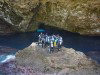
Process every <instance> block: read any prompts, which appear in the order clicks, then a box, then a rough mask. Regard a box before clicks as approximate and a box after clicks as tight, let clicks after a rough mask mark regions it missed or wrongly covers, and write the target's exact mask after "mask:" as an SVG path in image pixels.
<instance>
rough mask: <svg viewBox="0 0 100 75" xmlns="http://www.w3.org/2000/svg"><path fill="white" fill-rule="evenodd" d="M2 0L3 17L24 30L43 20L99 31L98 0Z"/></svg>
mask: <svg viewBox="0 0 100 75" xmlns="http://www.w3.org/2000/svg"><path fill="white" fill-rule="evenodd" d="M0 2H1V4H0V5H1V6H0V10H1V9H2V10H1V12H0V14H1V15H2V16H3V17H2V18H3V19H5V20H6V21H7V22H9V23H11V24H12V25H14V26H15V27H17V28H19V30H21V31H31V30H34V29H36V28H37V24H38V23H40V22H42V23H44V24H46V25H50V26H56V27H58V28H62V29H64V30H68V31H71V32H78V33H80V34H89V35H96V34H97V35H100V1H99V0H84V1H83V0H21V1H19V0H6V1H5V2H4V0H1V1H0ZM2 5H4V6H2ZM6 9H7V10H6ZM3 10H4V11H3Z"/></svg>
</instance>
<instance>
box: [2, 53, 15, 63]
mask: <svg viewBox="0 0 100 75" xmlns="http://www.w3.org/2000/svg"><path fill="white" fill-rule="evenodd" d="M14 59H15V55H7V56H6V58H5V59H4V60H2V61H1V63H5V62H9V61H11V60H14Z"/></svg>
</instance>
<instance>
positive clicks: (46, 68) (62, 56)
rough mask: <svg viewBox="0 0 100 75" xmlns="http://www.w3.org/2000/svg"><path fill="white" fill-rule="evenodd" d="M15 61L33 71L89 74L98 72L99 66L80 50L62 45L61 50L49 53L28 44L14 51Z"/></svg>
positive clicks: (58, 74)
mask: <svg viewBox="0 0 100 75" xmlns="http://www.w3.org/2000/svg"><path fill="white" fill-rule="evenodd" d="M16 63H17V65H20V66H23V67H31V68H32V70H33V72H35V73H46V74H47V73H48V74H52V75H53V74H54V73H55V74H57V75H62V74H64V75H66V74H71V75H74V73H76V74H75V75H81V74H83V75H89V73H90V74H91V73H93V72H94V73H95V72H97V74H95V75H99V74H100V72H99V71H100V67H99V66H98V65H97V64H96V62H95V61H94V60H92V59H91V58H88V57H87V56H86V55H85V54H84V53H82V52H79V51H76V50H74V49H72V48H65V47H62V48H61V51H58V52H57V51H56V52H54V53H51V54H50V53H48V50H47V48H46V49H43V48H41V47H40V46H35V47H34V46H33V47H32V46H29V47H27V48H25V49H23V50H20V51H19V52H17V53H16ZM81 70H83V72H82V71H81ZM88 71H89V72H88ZM84 72H86V74H85V73H84ZM65 73H66V74H65ZM94 73H93V74H94ZM91 75H92V74H91Z"/></svg>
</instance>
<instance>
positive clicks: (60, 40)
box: [58, 36, 63, 50]
mask: <svg viewBox="0 0 100 75" xmlns="http://www.w3.org/2000/svg"><path fill="white" fill-rule="evenodd" d="M62 43H63V39H62V37H61V36H59V38H58V50H60V48H61V46H62Z"/></svg>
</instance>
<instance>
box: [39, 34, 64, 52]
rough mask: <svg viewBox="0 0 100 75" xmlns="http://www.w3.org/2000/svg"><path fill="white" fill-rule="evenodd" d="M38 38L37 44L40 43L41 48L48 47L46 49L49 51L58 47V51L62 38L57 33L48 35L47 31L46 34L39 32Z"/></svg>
mask: <svg viewBox="0 0 100 75" xmlns="http://www.w3.org/2000/svg"><path fill="white" fill-rule="evenodd" d="M38 37H39V39H38V45H40V44H41V45H42V48H48V51H49V52H50V53H51V52H53V51H54V50H55V49H58V51H59V50H60V49H61V47H62V43H63V39H62V37H61V36H59V35H52V36H49V35H48V34H47V33H46V34H43V33H41V34H39V36H38Z"/></svg>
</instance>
